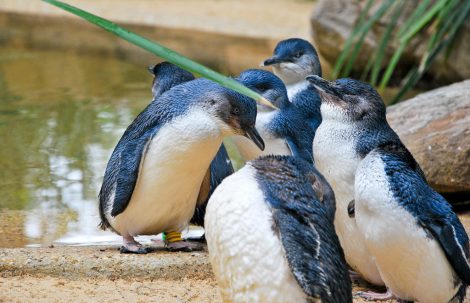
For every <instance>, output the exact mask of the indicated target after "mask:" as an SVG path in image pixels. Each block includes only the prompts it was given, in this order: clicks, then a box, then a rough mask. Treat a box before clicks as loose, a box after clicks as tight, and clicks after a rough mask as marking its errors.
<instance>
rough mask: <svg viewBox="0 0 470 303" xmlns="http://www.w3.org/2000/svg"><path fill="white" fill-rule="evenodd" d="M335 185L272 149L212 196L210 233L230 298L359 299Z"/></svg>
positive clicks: (213, 258) (285, 301)
mask: <svg viewBox="0 0 470 303" xmlns="http://www.w3.org/2000/svg"><path fill="white" fill-rule="evenodd" d="M334 214H335V201H334V193H333V191H332V189H331V187H330V186H329V185H328V183H327V182H326V181H325V179H324V178H323V177H322V175H321V174H320V173H319V172H318V171H317V170H316V169H315V168H314V167H313V165H311V163H308V162H306V161H304V160H302V159H301V158H298V157H297V156H281V155H268V156H261V157H260V158H258V159H256V160H254V161H250V162H248V163H247V164H246V165H245V166H244V167H243V168H242V169H240V170H239V171H238V172H236V173H234V174H233V175H231V176H229V177H227V178H226V179H225V180H224V181H223V182H222V184H221V185H219V187H217V189H216V190H215V192H214V194H213V195H212V197H211V198H210V200H209V204H208V206H207V211H206V218H205V222H206V239H207V245H208V250H209V259H210V262H211V265H212V268H213V271H214V275H215V277H216V280H217V283H218V285H219V289H220V292H221V295H222V299H223V301H224V302H252V303H257V302H260V303H262V302H270V303H277V302H282V303H289V302H324V303H328V302H332V303H333V302H335V303H343V302H352V293H351V281H350V279H349V275H348V269H347V265H346V261H345V258H344V254H343V251H342V249H341V246H340V244H339V240H338V237H337V236H336V234H335V230H334V224H333V220H334Z"/></svg>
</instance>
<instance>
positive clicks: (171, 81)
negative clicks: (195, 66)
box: [147, 61, 195, 101]
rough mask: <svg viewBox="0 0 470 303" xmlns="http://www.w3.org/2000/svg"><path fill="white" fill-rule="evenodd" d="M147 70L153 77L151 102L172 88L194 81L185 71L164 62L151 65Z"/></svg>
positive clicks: (192, 76)
mask: <svg viewBox="0 0 470 303" xmlns="http://www.w3.org/2000/svg"><path fill="white" fill-rule="evenodd" d="M147 69H148V71H149V72H150V73H151V74H152V75H153V81H152V96H153V99H152V101H153V100H156V99H157V98H158V97H160V96H161V95H162V94H163V93H164V92H166V91H167V90H169V89H171V88H172V87H175V86H176V85H178V84H181V83H185V82H188V81H191V80H194V79H195V78H194V75H193V74H191V73H190V72H188V71H187V70H184V69H182V68H180V67H178V66H176V65H174V64H172V63H170V62H166V61H163V62H160V63H158V64H155V65H151V66H149V67H148V68H147Z"/></svg>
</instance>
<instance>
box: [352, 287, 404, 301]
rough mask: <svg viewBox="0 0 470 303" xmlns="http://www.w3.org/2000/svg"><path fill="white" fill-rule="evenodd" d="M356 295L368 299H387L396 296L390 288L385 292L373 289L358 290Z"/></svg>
mask: <svg viewBox="0 0 470 303" xmlns="http://www.w3.org/2000/svg"><path fill="white" fill-rule="evenodd" d="M356 295H357V296H359V297H361V298H363V299H365V300H367V301H387V300H391V299H393V298H395V296H394V295H393V293H392V292H391V291H390V290H389V289H387V292H385V293H379V292H373V291H358V292H357V293H356Z"/></svg>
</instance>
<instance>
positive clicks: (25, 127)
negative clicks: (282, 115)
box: [0, 46, 470, 247]
mask: <svg viewBox="0 0 470 303" xmlns="http://www.w3.org/2000/svg"><path fill="white" fill-rule="evenodd" d="M152 63H155V62H148V64H152ZM151 81H152V77H151V75H150V74H149V73H148V72H147V71H146V67H145V66H137V65H134V64H130V63H128V62H127V61H125V60H119V59H117V58H113V57H107V56H99V55H84V54H80V55H78V54H77V53H75V52H70V51H54V50H50V49H48V50H30V49H25V48H21V47H18V46H15V47H14V48H10V47H0V231H1V233H2V237H0V247H22V246H48V245H51V244H54V245H90V244H118V243H120V237H118V236H117V235H115V234H113V233H111V232H104V231H101V230H99V229H98V227H97V225H98V223H99V216H98V208H97V204H98V201H97V194H98V191H99V189H100V186H101V181H102V177H103V173H104V170H105V166H106V163H107V161H108V157H109V155H110V154H111V152H112V150H113V148H114V146H115V144H116V143H117V141H118V139H119V138H120V136H121V135H122V133H123V131H124V130H125V128H126V126H127V125H129V123H130V122H131V121H132V120H133V118H134V117H135V116H136V115H137V114H138V113H139V112H140V111H141V110H142V109H143V108H144V107H145V106H146V105H147V104H148V102H149V101H150V99H151V91H150V88H151ZM228 147H229V153H230V154H231V155H232V156H233V157H235V159H237V157H236V156H237V154H236V151H235V149H234V148H233V145H229V146H228ZM240 164H241V163H240V161H236V162H235V165H236V166H238V167H239V166H240ZM463 221H464V224H466V226H470V216H468V215H466V216H465V217H463ZM188 232H189V234H190V235H193V236H197V235H200V234H202V230H201V229H198V228H191V229H190V230H189V231H188ZM149 239H150V237H143V238H139V241H143V242H144V243H145V242H148V241H149Z"/></svg>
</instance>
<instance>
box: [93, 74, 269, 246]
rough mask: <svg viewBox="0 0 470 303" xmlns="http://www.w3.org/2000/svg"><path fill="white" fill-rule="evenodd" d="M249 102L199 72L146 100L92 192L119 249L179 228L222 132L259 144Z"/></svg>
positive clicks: (261, 145)
mask: <svg viewBox="0 0 470 303" xmlns="http://www.w3.org/2000/svg"><path fill="white" fill-rule="evenodd" d="M255 121H256V103H255V101H254V100H253V99H250V98H248V97H245V96H243V95H241V94H239V93H236V92H234V91H232V90H230V89H227V88H224V87H222V86H220V85H218V84H216V83H214V82H212V81H209V80H206V79H197V80H193V81H189V82H186V83H182V84H179V85H177V86H175V87H173V88H171V89H170V90H168V91H167V92H165V93H163V94H162V95H160V96H159V99H158V102H152V103H150V104H149V105H148V106H147V108H146V109H145V110H144V111H143V112H142V113H140V114H139V115H138V116H137V118H136V119H135V120H134V121H133V122H132V124H131V125H130V126H129V127H128V128H127V130H126V131H125V132H124V134H123V136H122V138H121V139H120V141H119V142H118V144H117V146H116V148H115V149H114V151H113V153H112V155H111V158H110V160H109V162H108V166H107V168H106V172H105V175H104V179H103V185H102V187H101V191H100V195H99V198H100V214H101V226H102V227H103V228H106V227H109V228H111V229H112V230H113V231H115V232H116V233H118V234H119V235H121V236H122V237H123V241H124V245H123V247H122V251H124V252H135V253H146V252H148V249H145V248H144V247H142V245H141V244H140V243H138V242H137V241H135V239H134V236H137V235H149V234H151V235H153V234H158V233H161V232H164V231H166V232H181V231H182V230H183V229H185V228H186V227H187V226H188V223H189V221H190V219H191V217H192V216H193V214H194V210H195V208H196V204H197V199H198V195H199V194H200V191H201V184H203V182H204V177H205V176H206V172H207V170H208V169H209V166H210V164H211V161H212V160H213V159H214V157H215V155H216V152H217V150H218V149H219V147H220V145H221V144H222V139H223V138H224V137H227V136H233V135H243V136H246V137H249V138H250V139H251V140H253V141H254V142H255V144H256V145H257V146H258V147H259V148H260V149H263V148H264V142H263V139H262V138H261V137H260V135H259V134H258V132H257V130H256V128H255Z"/></svg>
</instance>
